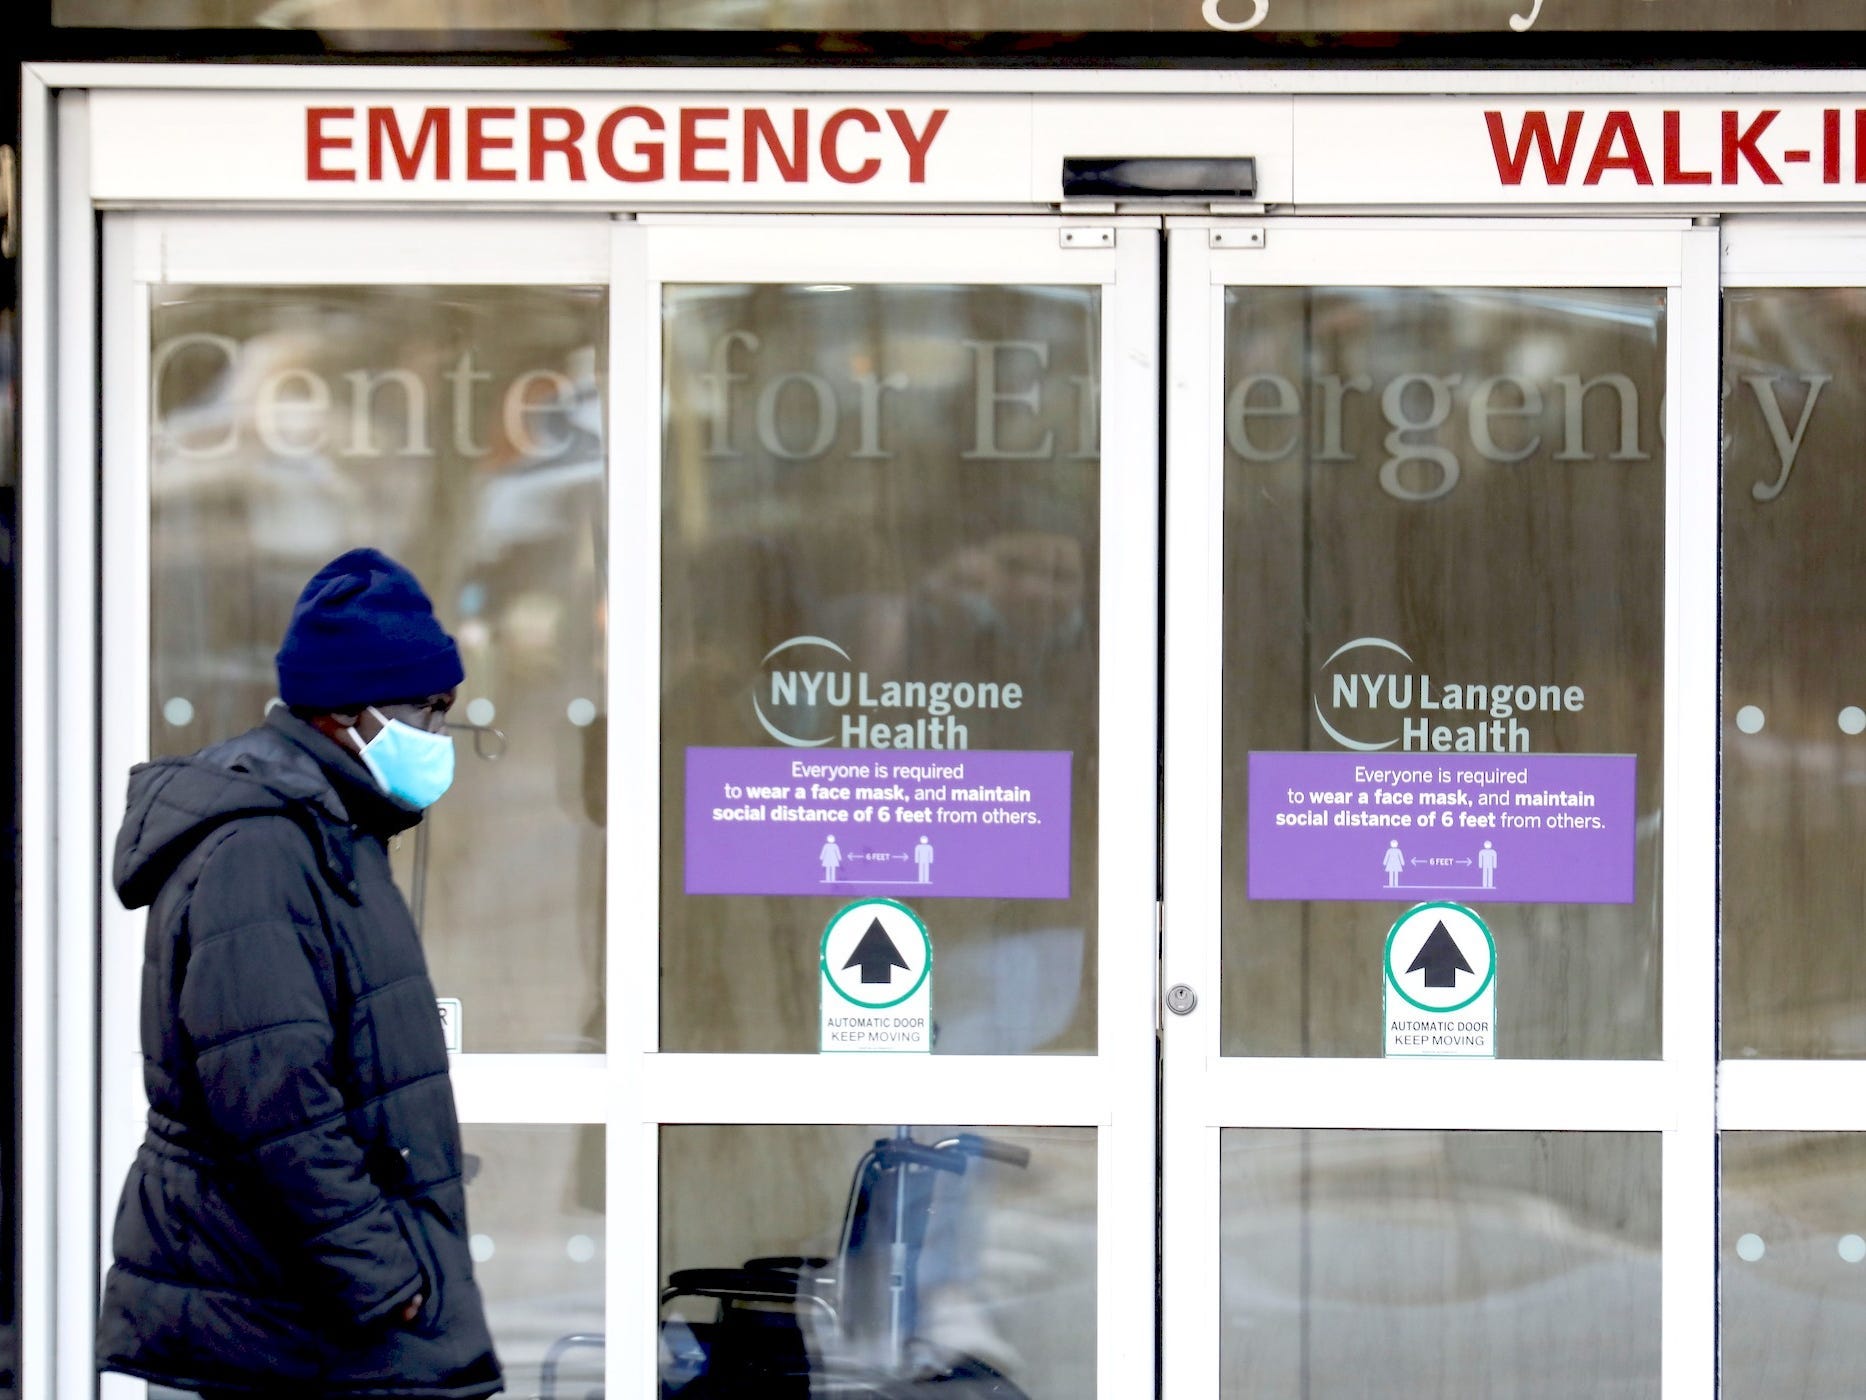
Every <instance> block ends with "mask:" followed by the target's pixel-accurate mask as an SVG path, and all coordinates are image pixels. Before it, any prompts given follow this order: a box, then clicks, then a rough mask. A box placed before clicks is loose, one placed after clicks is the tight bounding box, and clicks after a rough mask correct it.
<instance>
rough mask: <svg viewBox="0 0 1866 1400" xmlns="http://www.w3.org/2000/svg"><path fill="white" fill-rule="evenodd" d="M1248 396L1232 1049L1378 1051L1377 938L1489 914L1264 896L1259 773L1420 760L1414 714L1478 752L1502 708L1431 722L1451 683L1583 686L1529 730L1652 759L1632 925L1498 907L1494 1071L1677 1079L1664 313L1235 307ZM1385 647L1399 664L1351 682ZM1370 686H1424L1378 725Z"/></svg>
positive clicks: (1234, 743)
mask: <svg viewBox="0 0 1866 1400" xmlns="http://www.w3.org/2000/svg"><path fill="white" fill-rule="evenodd" d="M1225 384H1226V406H1225V421H1224V442H1225V599H1224V605H1225V642H1224V646H1225V651H1224V670H1225V708H1224V752H1225V762H1224V778H1223V781H1224V808H1223V813H1224V834H1223V840H1224V861H1223V870H1224V874H1223V877H1222V878H1223V882H1224V883H1223V896H1222V897H1223V955H1224V969H1225V977H1224V1006H1223V1032H1222V1034H1223V1046H1224V1052H1225V1053H1226V1054H1231V1055H1321V1056H1357V1055H1377V1054H1379V1053H1380V1049H1381V1001H1380V997H1381V980H1380V974H1379V970H1378V949H1379V946H1380V943H1379V940H1380V939H1381V937H1382V936H1384V934H1385V933H1386V931H1387V929H1388V928H1389V927H1390V926H1391V924H1392V923H1393V920H1394V918H1395V917H1396V916H1397V915H1398V914H1399V912H1400V911H1401V910H1402V909H1404V908H1405V907H1406V905H1407V904H1411V903H1417V902H1420V901H1423V900H1429V899H1464V900H1466V901H1471V902H1474V901H1475V900H1477V899H1479V898H1481V895H1479V894H1473V893H1472V892H1471V891H1469V890H1453V889H1449V888H1440V887H1435V888H1434V889H1432V890H1431V891H1424V892H1422V891H1409V892H1408V894H1407V895H1406V896H1405V897H1403V898H1401V899H1398V900H1396V901H1395V902H1394V903H1391V904H1367V903H1356V902H1351V901H1344V900H1326V899H1323V900H1314V901H1309V902H1302V901H1295V900H1289V901H1270V900H1257V901H1251V900H1249V899H1248V898H1247V889H1248V883H1247V882H1248V875H1249V869H1248V867H1249V862H1248V859H1247V855H1248V834H1249V829H1250V819H1251V814H1250V811H1249V792H1248V787H1247V775H1248V766H1247V755H1248V754H1249V753H1250V752H1252V751H1253V750H1267V751H1285V752H1289V751H1295V752H1301V751H1308V750H1317V751H1322V750H1328V751H1334V752H1344V751H1346V745H1345V744H1344V743H1342V742H1340V741H1339V740H1337V739H1336V738H1334V737H1331V735H1330V733H1329V732H1328V729H1327V727H1325V726H1328V725H1332V726H1333V727H1334V729H1335V730H1336V731H1337V733H1340V734H1345V735H1347V737H1348V738H1349V739H1351V740H1354V741H1356V742H1357V743H1358V744H1360V745H1361V746H1362V747H1363V749H1364V750H1365V751H1366V752H1367V754H1368V757H1369V759H1370V760H1380V761H1382V762H1387V763H1390V762H1391V761H1392V760H1394V759H1396V758H1417V757H1419V756H1420V746H1419V745H1417V744H1414V745H1412V747H1411V751H1410V752H1409V751H1408V746H1407V744H1406V743H1405V742H1403V741H1402V734H1403V725H1404V723H1405V721H1407V720H1410V721H1412V722H1413V723H1414V724H1415V725H1419V724H1430V725H1432V726H1434V727H1437V726H1443V727H1445V728H1447V729H1450V730H1451V731H1452V734H1453V737H1452V738H1451V740H1450V743H1451V744H1453V745H1455V744H1458V743H1461V742H1470V743H1472V744H1475V743H1477V742H1478V738H1477V736H1476V735H1475V733H1473V734H1472V735H1471V736H1470V737H1469V739H1468V740H1466V739H1461V738H1459V737H1457V733H1456V731H1457V729H1458V728H1460V727H1463V728H1469V729H1472V730H1475V728H1476V727H1477V726H1478V725H1483V726H1485V727H1486V728H1488V727H1489V722H1490V720H1491V717H1492V714H1493V713H1494V711H1492V712H1485V713H1482V714H1480V715H1477V716H1475V717H1473V716H1472V715H1470V714H1469V713H1465V712H1459V713H1451V712H1446V711H1437V712H1431V711H1428V710H1426V709H1425V708H1424V704H1423V700H1424V696H1425V684H1424V681H1425V678H1427V677H1429V678H1430V680H1431V683H1432V685H1433V686H1435V687H1437V688H1438V690H1439V692H1441V693H1442V690H1443V688H1444V687H1445V686H1446V685H1447V684H1451V683H1455V684H1458V685H1460V686H1470V685H1472V684H1473V683H1482V684H1484V685H1485V686H1487V687H1488V686H1495V685H1499V684H1505V683H1507V684H1509V685H1511V686H1513V687H1514V686H1525V685H1527V686H1535V687H1538V688H1541V687H1556V686H1559V687H1561V688H1562V690H1563V692H1564V693H1565V692H1566V690H1567V688H1568V687H1571V686H1578V687H1580V688H1581V690H1582V692H1583V693H1584V702H1583V705H1582V707H1581V708H1580V709H1578V710H1562V711H1558V712H1555V713H1535V714H1526V715H1521V716H1517V717H1515V718H1513V719H1512V720H1511V723H1516V724H1520V725H1521V726H1522V727H1524V728H1526V729H1527V731H1528V734H1527V736H1526V740H1525V741H1524V742H1526V743H1527V747H1528V749H1529V750H1530V751H1533V752H1535V753H1577V754H1633V755H1636V756H1637V790H1636V800H1635V810H1636V812H1637V816H1638V824H1637V832H1636V838H1635V834H1634V833H1628V834H1627V839H1628V840H1629V841H1630V840H1634V839H1636V840H1637V846H1636V856H1637V861H1636V863H1637V869H1638V881H1637V892H1636V897H1635V900H1634V902H1633V903H1631V904H1604V903H1603V904H1540V905H1538V904H1528V903H1518V904H1505V903H1484V904H1483V905H1481V906H1480V907H1481V910H1482V912H1483V914H1484V916H1485V918H1486V920H1487V921H1488V922H1489V924H1490V927H1491V931H1492V933H1493V934H1494V935H1495V937H1496V941H1497V966H1498V978H1497V1025H1498V1028H1499V1029H1498V1035H1499V1041H1498V1053H1499V1054H1501V1055H1504V1056H1509V1057H1514V1058H1574V1059H1593V1058H1605V1059H1616V1058H1625V1059H1635V1058H1649V1057H1653V1056H1656V1055H1657V1054H1658V1053H1659V801H1660V791H1661V786H1660V779H1661V775H1662V763H1663V756H1664V754H1663V743H1662V735H1663V696H1664V690H1663V655H1664V591H1665V590H1664V584H1665V555H1664V539H1665V444H1664V442H1663V440H1662V439H1661V437H1660V432H1659V429H1660V423H1661V421H1662V414H1661V405H1662V401H1663V396H1664V389H1665V298H1664V294H1663V293H1661V292H1655V291H1614V290H1586V291H1569V290H1533V291H1525V290H1445V289H1383V288H1373V289H1367V288H1346V289H1340V288H1330V289H1307V288H1239V287H1234V288H1230V289H1228V290H1227V292H1226V298H1225ZM1363 639H1378V643H1380V644H1390V645H1391V646H1392V647H1398V648H1400V649H1401V650H1402V651H1403V652H1404V656H1403V657H1402V656H1400V655H1397V654H1393V653H1391V652H1390V650H1389V649H1388V648H1387V647H1386V646H1380V645H1378V644H1376V650H1375V651H1373V652H1372V653H1368V652H1367V651H1366V650H1365V649H1362V650H1360V651H1350V652H1348V653H1347V654H1346V658H1345V659H1336V660H1335V661H1334V662H1333V664H1330V658H1331V657H1333V656H1335V655H1336V653H1337V651H1338V649H1341V648H1343V647H1344V646H1346V644H1348V643H1351V642H1355V641H1360V640H1363ZM1367 654H1373V655H1376V656H1378V657H1379V658H1380V659H1379V661H1378V663H1368V664H1366V665H1365V666H1363V665H1362V663H1361V660H1360V658H1361V657H1362V656H1364V655H1367ZM1350 670H1352V671H1356V672H1358V671H1361V670H1365V671H1367V672H1381V673H1392V674H1394V675H1396V676H1399V677H1401V678H1402V679H1403V681H1404V683H1405V686H1406V690H1405V692H1404V693H1405V694H1406V695H1407V696H1410V698H1411V702H1412V703H1411V705H1410V707H1409V708H1408V707H1402V708H1401V709H1398V710H1395V709H1392V708H1389V707H1387V706H1385V705H1384V704H1380V705H1370V704H1367V703H1363V704H1361V705H1360V706H1359V707H1358V709H1357V708H1355V707H1354V706H1353V705H1351V704H1350V703H1348V702H1347V701H1345V700H1344V698H1343V695H1342V689H1341V687H1340V686H1339V685H1338V684H1337V682H1341V681H1344V680H1350V679H1353V678H1352V677H1349V676H1347V674H1346V673H1347V672H1348V671H1350ZM1383 683H1384V682H1383ZM1354 684H1355V685H1356V686H1358V685H1359V684H1360V682H1359V681H1358V680H1354ZM1484 742H1485V743H1487V744H1489V745H1491V746H1492V747H1493V748H1494V745H1495V743H1496V741H1495V739H1494V738H1493V737H1491V736H1490V735H1489V734H1486V735H1485V736H1484ZM1479 751H1481V750H1479ZM1444 758H1445V759H1447V760H1452V759H1454V758H1455V754H1445V755H1444ZM1385 834H1386V833H1382V832H1374V833H1371V834H1370V838H1369V839H1371V840H1374V841H1376V842H1377V845H1378V846H1379V847H1385V846H1386V844H1387V843H1386V841H1385V840H1382V839H1380V838H1381V837H1383V836H1384V835H1385ZM1483 834H1484V833H1482V832H1474V833H1473V839H1472V841H1471V848H1472V856H1473V859H1475V857H1476V854H1477V849H1478V846H1479V844H1480V843H1479V841H1478V840H1477V838H1478V837H1480V836H1482V835H1483ZM1331 849H1333V848H1331ZM1381 854H1383V852H1382V851H1380V850H1378V849H1376V850H1374V851H1373V852H1372V853H1371V854H1370V855H1369V857H1368V858H1369V859H1370V860H1372V861H1376V862H1377V860H1378V857H1379V856H1380V855H1381ZM1509 858H1511V859H1532V860H1537V861H1555V862H1559V861H1560V860H1561V859H1562V854H1561V851H1560V850H1559V848H1558V847H1556V846H1554V845H1551V844H1545V845H1538V846H1536V847H1535V848H1534V849H1533V851H1530V852H1525V853H1524V854H1523V855H1522V856H1521V857H1518V856H1516V855H1515V854H1514V852H1512V853H1510V856H1509ZM1473 869H1475V866H1473ZM1421 878H1423V877H1421ZM1412 879H1413V877H1412V876H1411V875H1410V874H1408V875H1406V876H1404V877H1402V881H1401V882H1402V883H1408V882H1410V881H1411V880H1412ZM1468 883H1469V884H1472V885H1475V884H1477V883H1478V880H1477V877H1476V876H1475V875H1472V876H1471V877H1470V878H1469V881H1468Z"/></svg>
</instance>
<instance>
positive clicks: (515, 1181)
mask: <svg viewBox="0 0 1866 1400" xmlns="http://www.w3.org/2000/svg"><path fill="white" fill-rule="evenodd" d="M461 1138H462V1145H463V1146H464V1148H465V1150H466V1152H467V1154H468V1160H467V1170H468V1176H469V1179H468V1182H467V1211H468V1216H467V1219H468V1223H469V1226H470V1228H471V1229H472V1232H473V1236H472V1249H473V1259H474V1264H473V1271H474V1277H475V1279H476V1280H477V1281H478V1283H479V1286H480V1291H481V1293H483V1294H484V1295H485V1297H486V1317H487V1320H488V1321H489V1322H490V1323H491V1325H492V1335H493V1343H494V1345H495V1346H496V1347H497V1349H498V1352H499V1360H500V1363H501V1364H502V1365H503V1366H504V1367H505V1386H506V1393H507V1394H508V1395H538V1394H539V1393H540V1388H539V1379H540V1371H541V1369H542V1368H543V1367H545V1365H546V1364H547V1361H549V1362H554V1363H555V1366H556V1373H557V1380H558V1383H559V1387H560V1388H559V1389H558V1391H557V1392H556V1393H557V1396H558V1397H559V1400H569V1397H571V1396H582V1395H587V1394H590V1393H591V1392H592V1390H593V1389H594V1388H596V1387H599V1386H600V1385H601V1383H602V1379H603V1348H602V1342H601V1338H602V1336H603V1327H604V1321H603V1256H604V1208H603V1130H602V1128H601V1127H598V1126H594V1125H588V1124H563V1125H558V1124H552V1125H549V1126H543V1127H534V1126H525V1127H516V1126H509V1125H500V1126H497V1127H494V1126H488V1125H483V1124H474V1123H469V1124H466V1125H464V1126H463V1127H462V1129H461ZM579 1338H580V1339H583V1340H580V1341H579V1340H572V1339H579Z"/></svg>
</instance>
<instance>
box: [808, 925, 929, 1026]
mask: <svg viewBox="0 0 1866 1400" xmlns="http://www.w3.org/2000/svg"><path fill="white" fill-rule="evenodd" d="M882 906H885V907H887V908H889V909H897V910H899V911H900V912H901V913H903V914H905V915H906V916H907V917H908V918H909V919H911V920H913V925H914V928H915V929H916V930H917V931H918V932H919V934H920V947H921V950H922V952H923V954H924V956H923V958H922V960H921V964H920V975H919V977H917V978H915V979H914V984H913V986H911V987H909V988H908V989H907V990H906V991H905V992H903V993H901V994H900V995H899V996H897V997H890V998H889V999H888V1000H886V1001H864V1000H862V999H861V998H860V997H858V996H853V995H851V994H850V993H849V992H848V991H847V990H846V989H845V988H844V987H843V985H842V983H841V982H840V981H838V980H837V977H836V974H835V972H834V971H832V970H831V969H830V966H829V936H830V934H832V933H834V932H835V929H836V925H837V924H839V923H841V922H842V920H843V918H844V917H845V916H846V915H849V914H852V913H854V912H855V911H856V910H858V909H875V908H880V907H882ZM816 960H817V965H818V966H819V967H821V968H822V969H823V978H824V980H825V981H827V982H828V983H829V985H830V989H831V990H832V991H834V992H835V993H836V995H837V996H839V997H841V998H842V999H843V1000H844V1001H846V1002H848V1003H849V1004H850V1005H852V1006H862V1007H866V1008H867V1009H868V1010H870V1011H882V1010H885V1009H886V1008H888V1007H890V1006H899V1005H900V1004H901V1003H902V1002H904V1001H906V1000H907V999H908V998H909V997H911V996H912V995H913V994H914V993H915V992H917V991H919V990H920V989H921V987H923V986H925V985H926V980H927V978H928V977H930V976H932V975H933V937H932V935H931V934H929V933H928V932H927V926H926V924H925V923H923V922H922V921H921V918H920V916H919V915H918V914H916V913H914V911H913V910H911V909H909V908H908V907H907V906H906V905H905V904H902V903H901V902H900V901H899V900H898V899H883V898H880V897H876V898H873V899H858V900H856V901H855V902H854V903H853V904H845V905H843V906H842V908H840V909H838V910H837V911H836V912H835V914H833V915H832V916H831V917H830V920H829V922H828V923H827V924H825V925H824V926H823V938H822V941H821V942H820V943H819V944H818V945H817V954H816Z"/></svg>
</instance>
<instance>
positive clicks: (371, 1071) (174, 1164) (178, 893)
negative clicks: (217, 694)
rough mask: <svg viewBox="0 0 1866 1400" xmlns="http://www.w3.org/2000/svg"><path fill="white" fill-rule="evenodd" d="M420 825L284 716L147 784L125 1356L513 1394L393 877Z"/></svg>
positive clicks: (159, 1375) (120, 882)
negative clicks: (138, 1107)
mask: <svg viewBox="0 0 1866 1400" xmlns="http://www.w3.org/2000/svg"><path fill="white" fill-rule="evenodd" d="M416 820H417V818H416V817H415V815H414V814H413V813H410V812H408V811H406V810H404V809H402V808H400V807H398V806H396V805H395V804H393V803H391V802H390V801H389V800H388V799H386V798H385V797H383V796H382V795H381V794H380V792H378V790H377V789H376V787H375V785H374V784H373V783H372V782H371V781H370V778H369V775H368V773H367V772H366V771H365V770H364V768H363V767H362V765H361V764H359V763H357V762H356V761H355V760H354V759H352V758H351V757H350V756H349V755H348V754H346V753H345V752H344V751H343V750H342V749H341V748H339V747H338V746H337V745H336V744H334V743H332V742H331V741H329V740H328V739H326V738H325V737H324V736H323V735H321V734H319V733H318V732H317V731H316V730H315V729H312V728H311V727H310V726H309V725H307V724H304V723H303V722H301V721H300V720H298V719H296V718H294V717H293V716H291V715H290V714H288V713H287V712H286V711H284V710H276V709H275V710H274V711H273V713H272V715H271V716H270V717H269V718H268V720H267V722H266V723H265V724H263V725H261V726H259V727H258V728H257V729H254V730H252V731H250V732H249V733H247V734H244V735H242V736H240V737H239V738H237V739H233V740H230V741H228V742H227V743H224V744H221V745H218V746H216V747H214V748H210V749H206V750H203V751H202V752H201V753H199V754H196V755H194V756H192V757H189V758H180V759H162V760H159V761H157V762H154V763H148V764H144V765H142V766H140V767H138V768H137V769H135V771H134V772H132V773H131V775H130V799H129V812H128V815H127V816H126V817H125V819H124V823H123V830H122V833H121V834H120V835H119V836H118V838H117V852H116V885H117V892H118V893H119V894H120V895H121V896H122V898H123V902H124V903H125V904H126V905H128V906H129V907H130V908H132V909H134V908H138V907H140V906H142V905H145V904H146V905H149V906H150V912H149V931H148V939H147V949H146V956H145V959H144V970H143V997H142V1038H143V1057H144V1076H143V1077H144V1082H145V1085H146V1087H147V1089H148V1092H149V1104H150V1108H149V1131H148V1135H147V1137H146V1138H145V1140H144V1143H143V1146H142V1148H141V1149H140V1150H139V1151H138V1153H137V1156H136V1163H135V1165H134V1166H133V1167H132V1168H131V1169H130V1175H129V1181H128V1183H127V1185H126V1186H125V1187H124V1191H123V1199H122V1204H121V1205H120V1207H119V1208H118V1211H117V1219H116V1229H115V1239H114V1248H115V1252H116V1263H115V1265H114V1266H113V1267H112V1268H111V1270H110V1273H109V1276H108V1278H107V1280H106V1282H105V1285H104V1301H103V1314H102V1318H101V1321H100V1323H99V1327H98V1344H97V1345H98V1361H99V1364H100V1365H102V1366H103V1367H104V1368H105V1369H106V1370H113V1371H126V1372H128V1373H130V1374H132V1375H137V1376H143V1377H146V1378H149V1379H152V1380H159V1381H164V1382H167V1383H169V1384H172V1385H178V1386H182V1387H185V1388H187V1389H191V1390H192V1389H196V1388H200V1387H206V1388H209V1389H215V1390H232V1391H242V1390H244V1391H251V1392H253V1393H255V1394H257V1395H266V1396H270V1395H274V1394H276V1393H277V1392H279V1391H281V1390H291V1391H293V1392H294V1393H298V1392H305V1393H309V1394H314V1395H320V1396H367V1395H371V1394H384V1393H386V1394H393V1395H432V1396H445V1397H458V1398H460V1400H465V1397H477V1396H484V1395H490V1394H492V1393H494V1392H495V1391H497V1390H498V1389H499V1388H500V1375H499V1365H498V1362H497V1360H496V1359H495V1358H494V1356H493V1351H492V1338H491V1336H490V1335H489V1334H488V1332H487V1329H486V1319H485V1309H484V1306H483V1304H482V1302H481V1299H480V1294H479V1289H478V1287H477V1286H476V1285H475V1283H474V1282H473V1265H472V1257H471V1255H470V1254H469V1252H468V1248H467V1223H466V1197H465V1193H464V1191H463V1189H462V1180H461V1170H460V1165H461V1158H460V1130H459V1126H458V1123H457V1122H456V1120H455V1117H454V1101H453V1088H452V1085H451V1083H450V1082H449V1080H448V1075H447V1051H446V1047H445V1044H444V1042H443V1040H442V1034H441V1025H440V1017H439V1014H438V1013H437V1011H436V1009H435V1004H434V990H433V987H432V986H431V985H430V983H429V981H428V973H427V964H426V961H425V959H424V958H423V956H422V952H421V945H420V942H419V941H418V939H417V937H416V934H415V928H414V924H413V921H412V920H411V919H410V918H409V914H408V909H407V906H406V905H405V904H404V902H403V900H402V897H401V894H400V893H399V892H398V891H397V889H396V888H395V885H394V884H393V883H392V882H391V879H390V875H389V861H388V852H387V848H386V844H385V843H386V842H387V840H388V838H389V837H390V836H392V835H394V834H395V833H396V832H398V831H401V830H403V829H405V828H407V827H409V826H412V825H413V824H414V822H415V821H416ZM417 1292H419V1293H422V1294H424V1295H425V1296H426V1300H427V1301H426V1304H425V1306H424V1307H423V1308H422V1310H421V1312H420V1315H419V1316H418V1317H417V1318H416V1320H415V1321H414V1322H412V1323H403V1322H401V1321H400V1320H399V1317H398V1314H399V1313H400V1312H401V1310H402V1309H404V1308H405V1307H406V1306H407V1304H408V1302H409V1301H410V1300H411V1299H412V1298H413V1297H414V1295H415V1294H416V1293H417Z"/></svg>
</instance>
